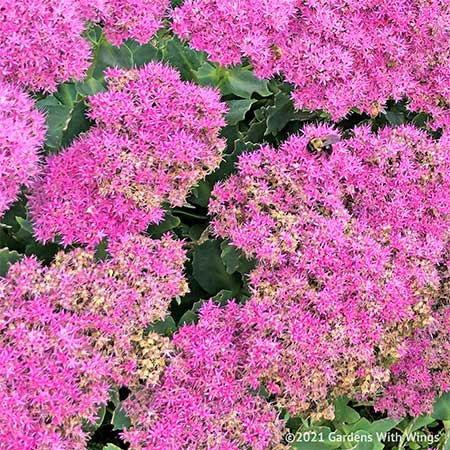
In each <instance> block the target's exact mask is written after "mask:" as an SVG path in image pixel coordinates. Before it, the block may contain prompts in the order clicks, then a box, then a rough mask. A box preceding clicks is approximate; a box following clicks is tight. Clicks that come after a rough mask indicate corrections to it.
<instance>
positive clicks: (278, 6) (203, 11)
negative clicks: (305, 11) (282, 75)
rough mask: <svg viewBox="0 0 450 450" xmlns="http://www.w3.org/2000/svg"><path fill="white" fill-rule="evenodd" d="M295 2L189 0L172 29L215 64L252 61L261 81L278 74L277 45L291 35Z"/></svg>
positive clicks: (178, 10) (175, 17)
mask: <svg viewBox="0 0 450 450" xmlns="http://www.w3.org/2000/svg"><path fill="white" fill-rule="evenodd" d="M294 17H295V2H294V1H293V0H277V1H275V2H274V1H271V0H256V1H253V2H250V1H248V0H245V1H240V0H226V1H223V0H186V1H185V2H184V3H183V4H182V6H181V7H179V8H176V9H175V10H174V11H173V12H172V19H173V24H172V28H173V30H174V31H175V33H177V34H178V35H179V36H180V37H181V38H182V39H189V40H190V45H191V46H192V47H193V48H195V49H197V50H202V51H206V52H208V55H209V57H210V58H211V59H212V60H213V61H217V62H219V63H221V64H224V65H230V64H238V63H239V62H240V61H241V58H242V55H245V56H247V57H249V58H250V59H251V61H252V63H253V64H254V65H255V69H256V70H257V73H258V75H259V76H261V77H270V76H271V75H273V74H274V73H275V72H276V71H277V63H276V59H275V57H274V56H275V55H274V45H275V43H276V42H283V41H284V39H285V38H286V36H287V35H288V34H289V25H290V21H291V20H292V19H293V18H294Z"/></svg>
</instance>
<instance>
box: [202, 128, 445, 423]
mask: <svg viewBox="0 0 450 450" xmlns="http://www.w3.org/2000/svg"><path fill="white" fill-rule="evenodd" d="M330 136H333V137H334V141H337V142H335V143H334V144H333V145H332V148H331V149H328V151H326V150H325V149H324V148H323V147H322V148H319V149H318V150H317V148H314V147H313V146H311V143H312V142H313V141H312V140H313V139H322V141H326V140H327V139H329V138H330ZM238 169H239V172H238V174H237V175H234V176H232V177H231V178H230V179H228V180H227V181H225V182H223V183H221V184H219V185H217V186H216V187H215V190H214V192H213V200H212V201H211V203H210V212H211V213H212V214H213V216H214V219H213V223H214V227H215V230H216V232H217V234H218V235H219V236H221V237H223V238H227V239H230V240H231V243H232V244H233V245H235V246H236V247H238V248H240V249H242V250H243V251H244V252H245V253H246V255H247V256H248V257H253V258H257V260H258V261H259V266H258V267H257V268H256V269H255V271H254V272H253V273H252V274H251V276H250V283H251V288H252V294H253V295H252V298H251V300H250V301H249V302H248V303H247V304H246V305H245V307H244V308H243V312H242V317H243V319H242V320H244V321H245V323H246V326H248V327H253V333H252V335H251V336H250V338H249V349H250V354H251V356H250V359H249V361H248V363H247V364H248V367H247V369H248V373H249V377H250V378H249V382H250V383H251V385H252V386H253V387H254V388H255V389H256V388H257V387H258V386H259V385H260V383H263V385H264V386H266V387H267V389H268V390H269V392H271V393H272V394H273V395H276V397H277V402H278V403H279V405H280V406H281V407H286V408H288V410H289V411H290V412H291V413H292V414H305V413H313V414H314V415H315V417H326V418H330V417H332V415H333V409H332V406H331V402H332V400H333V399H335V398H337V397H339V396H342V395H346V396H349V397H351V398H355V397H356V398H361V399H367V398H374V397H375V396H376V395H377V394H378V392H379V391H380V390H383V388H384V387H385V386H386V385H387V383H388V382H389V380H390V378H391V373H390V371H389V368H390V366H392V365H393V364H395V363H396V362H397V361H398V360H399V358H400V356H401V349H402V348H403V346H405V345H406V344H405V342H406V341H407V340H408V339H409V336H411V335H412V334H413V333H415V332H416V330H418V329H419V330H420V329H423V328H424V327H427V326H428V325H429V324H430V323H431V322H432V321H433V308H434V307H435V304H436V302H437V300H438V298H439V289H440V283H441V275H440V272H439V270H438V269H439V266H440V264H441V262H442V259H443V257H444V251H445V248H446V245H447V242H448V220H449V213H450V209H449V206H448V198H449V193H450V192H449V189H450V178H449V176H450V159H449V156H448V138H447V137H446V136H444V138H443V139H442V140H441V141H440V142H439V141H433V140H432V139H431V138H429V137H428V136H427V135H426V134H425V133H423V132H421V131H418V130H416V129H415V128H413V127H400V128H397V129H384V130H381V131H380V132H379V133H377V134H374V133H372V132H371V131H370V130H369V129H368V128H366V127H360V128H356V129H355V130H354V135H353V136H352V137H350V138H348V139H342V138H341V139H340V140H339V136H338V132H337V131H336V130H334V129H332V128H330V127H326V126H318V127H314V126H309V127H306V128H305V129H304V135H303V136H294V137H292V138H291V139H289V140H288V141H287V142H286V143H284V144H283V145H282V146H281V148H280V149H279V150H274V149H272V148H271V147H267V146H266V147H262V148H261V149H260V150H259V151H256V152H253V153H249V154H245V155H243V156H242V157H241V158H240V161H239V164H238ZM305 380H307V381H305Z"/></svg>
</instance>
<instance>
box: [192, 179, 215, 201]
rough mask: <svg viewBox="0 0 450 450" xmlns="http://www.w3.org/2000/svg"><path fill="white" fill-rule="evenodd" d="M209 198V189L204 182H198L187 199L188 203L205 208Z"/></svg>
mask: <svg viewBox="0 0 450 450" xmlns="http://www.w3.org/2000/svg"><path fill="white" fill-rule="evenodd" d="M210 197H211V188H210V187H209V185H208V183H207V182H206V181H203V180H202V181H200V182H199V183H198V185H197V186H196V188H195V189H194V190H193V192H192V195H191V196H190V197H189V203H192V204H194V205H198V206H202V207H203V208H206V207H207V206H208V203H209V198H210Z"/></svg>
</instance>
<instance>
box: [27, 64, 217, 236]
mask: <svg viewBox="0 0 450 450" xmlns="http://www.w3.org/2000/svg"><path fill="white" fill-rule="evenodd" d="M107 81H108V85H109V90H108V92H105V93H101V94H97V95H96V96H94V97H92V98H91V99H90V105H91V111H90V117H91V118H92V119H93V120H95V122H96V126H95V127H93V128H92V129H91V130H90V131H89V132H88V133H87V134H86V135H84V136H82V137H81V138H80V139H78V140H77V141H75V142H74V143H73V144H72V146H71V147H69V148H67V149H65V150H63V151H62V152H61V153H60V154H58V155H56V156H51V157H49V158H48V159H47V167H46V172H45V174H44V176H43V178H42V180H41V181H40V182H39V183H37V185H36V186H35V188H34V192H33V195H32V196H31V198H30V207H31V212H32V217H33V220H34V223H35V232H36V235H37V237H38V238H39V239H40V240H43V241H46V240H49V239H51V238H52V237H53V236H54V234H55V233H58V234H60V235H61V236H62V240H63V243H64V244H69V243H71V242H82V243H87V244H91V245H95V244H96V243H98V242H99V241H100V240H101V239H102V238H103V237H104V236H109V237H112V238H115V237H117V236H121V235H123V234H126V233H129V232H140V231H142V230H144V229H145V228H146V226H147V225H148V224H149V223H158V222H160V221H161V220H162V217H163V214H164V210H163V204H166V203H168V204H169V205H171V206H182V205H183V204H184V203H185V201H186V197H187V195H188V193H189V192H190V190H191V188H192V187H193V186H194V185H195V184H196V183H197V182H198V181H200V180H201V179H202V178H204V177H205V176H206V175H207V174H208V173H209V172H210V171H212V170H214V169H215V168H216V167H217V166H218V164H219V163H220V161H221V153H222V150H223V148H224V142H223V141H222V140H221V139H220V138H219V137H218V132H219V129H220V127H221V126H222V125H224V118H223V114H224V112H225V107H224V105H223V104H222V103H220V100H219V96H218V94H217V93H216V92H215V91H213V90H211V89H209V88H203V87H198V86H195V85H194V84H191V83H186V82H183V81H181V80H180V78H179V74H178V73H177V72H176V71H175V70H173V69H171V68H169V67H166V66H163V65H161V64H149V65H147V66H145V67H144V68H142V69H140V70H119V69H113V70H110V71H109V72H108V73H107Z"/></svg>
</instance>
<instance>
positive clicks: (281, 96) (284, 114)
mask: <svg viewBox="0 0 450 450" xmlns="http://www.w3.org/2000/svg"><path fill="white" fill-rule="evenodd" d="M294 118H295V109H294V105H293V103H292V101H291V99H290V97H289V95H287V94H285V93H284V92H279V93H278V94H277V95H276V96H275V103H274V105H273V106H272V107H270V108H269V113H268V115H267V129H268V130H269V131H270V132H271V133H272V135H273V136H276V135H277V134H278V133H279V132H280V131H281V130H282V129H283V128H284V127H285V126H286V125H287V124H288V122H289V121H290V120H293V119H294Z"/></svg>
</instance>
